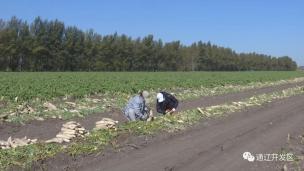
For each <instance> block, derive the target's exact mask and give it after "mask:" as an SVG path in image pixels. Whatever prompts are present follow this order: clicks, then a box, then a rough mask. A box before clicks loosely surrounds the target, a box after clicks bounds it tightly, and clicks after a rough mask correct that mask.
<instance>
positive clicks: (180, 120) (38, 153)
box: [0, 87, 304, 170]
mask: <svg viewBox="0 0 304 171" xmlns="http://www.w3.org/2000/svg"><path fill="white" fill-rule="evenodd" d="M303 93H304V87H296V88H289V89H286V90H283V91H280V92H274V93H269V94H261V95H257V96H253V97H251V98H248V99H245V100H243V101H240V102H231V103H226V104H222V105H217V106H210V107H206V108H202V112H200V111H198V110H196V109H193V110H187V111H183V112H180V113H178V114H176V115H174V116H164V117H157V118H156V119H155V120H154V121H153V122H142V121H136V122H129V123H126V124H122V125H120V126H119V127H118V129H117V130H99V131H92V132H91V133H90V134H89V135H88V136H86V137H85V138H84V139H78V140H76V141H74V142H72V143H71V144H69V145H68V146H67V148H63V146H62V145H56V144H43V143H40V144H33V145H29V146H25V147H18V148H15V149H7V150H0V169H2V170H4V169H7V168H9V167H10V166H13V165H17V166H20V167H27V166H30V164H31V163H32V162H33V161H38V160H43V159H46V158H49V157H53V156H54V155H55V154H57V153H58V152H64V153H67V154H70V155H72V156H76V155H79V154H90V153H95V152H98V151H102V150H103V148H104V147H106V146H107V145H109V144H110V143H111V142H113V141H115V140H116V138H117V137H118V136H119V135H123V134H130V135H154V134H157V133H158V132H160V131H165V132H175V131H179V130H183V129H186V128H187V127H188V126H190V125H193V124H195V123H197V122H199V121H200V120H201V119H202V118H216V117H222V116H226V114H228V113H232V112H237V111H241V110H244V109H246V108H248V107H251V106H259V105H263V104H265V103H269V102H271V101H273V100H277V99H284V98H288V97H291V96H295V95H299V94H303Z"/></svg>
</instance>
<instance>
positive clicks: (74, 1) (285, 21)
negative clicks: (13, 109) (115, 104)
mask: <svg viewBox="0 0 304 171" xmlns="http://www.w3.org/2000/svg"><path fill="white" fill-rule="evenodd" d="M13 15H15V16H17V17H18V18H21V19H24V20H27V21H30V22H31V21H32V20H33V19H34V18H35V17H36V16H41V17H42V18H43V19H49V20H51V19H59V20H61V21H64V22H65V23H66V25H75V26H77V27H79V28H82V29H90V28H92V29H94V30H95V31H96V32H98V33H100V34H103V35H104V34H110V33H114V32H118V33H119V34H122V33H124V34H127V35H129V36H132V37H143V36H145V35H147V34H153V35H154V36H155V38H157V39H158V38H161V39H163V40H164V41H172V40H181V42H182V43H184V44H191V43H192V42H194V41H199V40H202V41H204V42H207V41H211V42H212V43H214V44H217V45H221V46H225V47H231V48H232V49H234V50H236V51H237V52H252V51H255V52H258V53H264V54H269V55H273V56H284V55H288V56H291V57H293V59H294V60H296V61H297V62H298V64H299V65H304V46H303V45H304V19H303V17H304V1H303V0H149V1H148V0H107V1H106V0H36V1H34V0H0V18H3V19H9V18H10V17H11V16H13Z"/></svg>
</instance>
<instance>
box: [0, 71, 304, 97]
mask: <svg viewBox="0 0 304 171" xmlns="http://www.w3.org/2000/svg"><path fill="white" fill-rule="evenodd" d="M303 76H304V73H303V72H124V73H121V72H60V73H56V72H54V73H49V72H46V73H5V72H2V73H0V97H1V99H2V100H8V101H10V100H14V99H16V97H18V100H21V101H24V100H31V99H33V98H36V97H38V98H40V99H43V100H47V99H51V98H54V97H61V96H65V95H69V96H73V97H83V96H84V95H90V94H93V93H125V94H132V93H135V92H138V91H139V90H144V89H146V90H151V89H153V90H157V89H170V88H175V87H179V88H196V87H201V86H204V87H216V86H222V85H227V84H229V85H245V84H248V83H251V82H266V81H277V80H282V79H291V78H295V77H303Z"/></svg>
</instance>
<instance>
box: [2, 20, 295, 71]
mask: <svg viewBox="0 0 304 171" xmlns="http://www.w3.org/2000/svg"><path fill="white" fill-rule="evenodd" d="M296 68H297V65H296V63H295V62H294V61H293V60H292V59H291V58H289V57H287V56H285V57H279V58H276V57H272V56H268V55H263V54H256V53H240V54H238V53H236V52H234V51H233V50H232V49H230V48H224V47H219V46H216V45H212V44H211V43H210V42H208V43H203V42H201V41H199V42H195V43H193V44H192V45H189V46H185V45H183V44H181V43H180V41H172V42H167V43H164V42H163V41H162V40H155V39H154V38H153V36H152V35H148V36H146V37H143V38H137V39H132V38H131V37H128V36H126V35H118V34H116V33H115V34H112V35H104V36H102V35H100V34H97V33H95V32H94V31H93V30H88V31H82V30H80V29H78V28H77V27H71V26H65V24H64V23H63V22H61V21H58V20H53V21H48V20H42V19H41V18H40V17H37V18H36V19H35V20H34V21H33V22H32V23H27V22H26V21H23V20H20V19H18V18H17V17H12V18H11V19H10V20H9V21H4V20H2V19H0V70H1V71H201V70H206V71H211V70H212V71H214V70H217V71H247V70H295V69H296Z"/></svg>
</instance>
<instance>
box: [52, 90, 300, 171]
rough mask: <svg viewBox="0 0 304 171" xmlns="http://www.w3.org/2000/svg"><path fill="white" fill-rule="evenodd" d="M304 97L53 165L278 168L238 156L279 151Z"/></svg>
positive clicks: (103, 169) (90, 169) (106, 169)
mask: <svg viewBox="0 0 304 171" xmlns="http://www.w3.org/2000/svg"><path fill="white" fill-rule="evenodd" d="M303 104H304V95H301V96H296V97H291V98H289V99H285V100H280V101H276V102H273V103H270V104H267V105H266V106H264V107H257V108H253V109H249V110H248V111H246V112H240V113H235V114H232V115H230V116H229V117H226V118H223V119H220V120H213V121H212V120H211V121H204V122H203V123H201V124H199V125H197V126H195V127H193V128H191V129H189V130H186V131H185V132H183V133H181V134H178V135H175V136H169V137H167V138H165V139H162V140H161V141H157V142H154V143H151V144H149V145H148V146H146V147H145V148H139V149H137V150H132V151H129V152H127V153H122V152H120V153H117V154H114V155H111V156H108V157H103V156H96V157H94V158H87V159H86V158H83V159H82V160H79V161H76V162H77V165H75V166H71V165H69V166H68V167H67V166H65V167H63V166H64V165H63V166H59V165H58V166H54V167H53V168H52V169H58V170H59V169H63V168H65V169H66V170H81V171H86V170H87V171H94V170H96V171H97V170H98V171H121V170H130V171H137V170H138V171H150V170H151V171H155V170H157V171H162V170H163V171H167V170H168V171H176V170H185V171H188V170H206V171H213V170H214V171H219V170H229V171H230V170H231V171H236V170H244V171H245V170H246V171H247V170H268V171H269V170H281V168H282V166H281V165H280V164H276V163H275V162H266V161H264V162H262V161H255V162H248V161H246V160H244V159H243V157H242V154H243V152H245V151H249V152H251V153H252V154H259V153H262V154H265V153H266V154H267V153H279V152H280V148H281V147H283V146H284V144H285V143H286V140H287V135H288V134H289V133H294V132H301V131H303V128H304V124H303V123H304V105H303Z"/></svg>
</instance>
